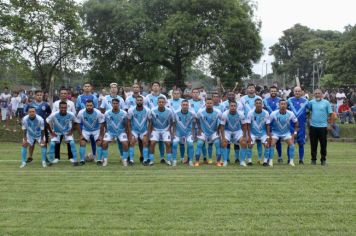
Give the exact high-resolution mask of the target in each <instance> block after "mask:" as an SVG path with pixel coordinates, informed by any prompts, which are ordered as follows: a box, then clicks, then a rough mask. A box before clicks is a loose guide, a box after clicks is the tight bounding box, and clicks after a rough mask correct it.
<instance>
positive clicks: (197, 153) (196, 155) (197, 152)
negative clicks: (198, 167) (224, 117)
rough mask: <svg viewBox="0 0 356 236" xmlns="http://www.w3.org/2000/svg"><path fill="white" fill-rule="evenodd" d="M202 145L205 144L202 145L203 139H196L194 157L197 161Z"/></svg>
mask: <svg viewBox="0 0 356 236" xmlns="http://www.w3.org/2000/svg"><path fill="white" fill-rule="evenodd" d="M203 146H205V145H204V141H202V140H200V139H198V141H197V149H196V151H195V159H196V160H197V161H199V159H200V153H201V152H202V148H203Z"/></svg>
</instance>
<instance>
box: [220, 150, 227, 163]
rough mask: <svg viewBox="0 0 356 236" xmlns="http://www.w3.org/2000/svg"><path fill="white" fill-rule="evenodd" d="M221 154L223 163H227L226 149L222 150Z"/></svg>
mask: <svg viewBox="0 0 356 236" xmlns="http://www.w3.org/2000/svg"><path fill="white" fill-rule="evenodd" d="M221 153H222V156H223V158H224V161H227V153H228V151H227V148H222V149H221Z"/></svg>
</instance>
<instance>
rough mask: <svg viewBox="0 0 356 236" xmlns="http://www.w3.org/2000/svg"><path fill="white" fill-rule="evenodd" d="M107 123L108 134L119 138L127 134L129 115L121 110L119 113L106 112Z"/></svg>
mask: <svg viewBox="0 0 356 236" xmlns="http://www.w3.org/2000/svg"><path fill="white" fill-rule="evenodd" d="M104 116H105V123H106V129H107V132H108V133H109V134H110V135H111V136H119V135H120V134H122V133H125V132H126V124H127V113H126V111H124V110H122V109H120V110H119V111H118V112H114V111H112V110H111V111H107V112H105V115H104Z"/></svg>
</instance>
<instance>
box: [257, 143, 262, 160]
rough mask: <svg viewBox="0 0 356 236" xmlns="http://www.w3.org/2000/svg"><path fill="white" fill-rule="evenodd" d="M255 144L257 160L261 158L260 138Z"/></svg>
mask: <svg viewBox="0 0 356 236" xmlns="http://www.w3.org/2000/svg"><path fill="white" fill-rule="evenodd" d="M256 145H257V154H258V160H261V159H262V142H261V140H257V142H256Z"/></svg>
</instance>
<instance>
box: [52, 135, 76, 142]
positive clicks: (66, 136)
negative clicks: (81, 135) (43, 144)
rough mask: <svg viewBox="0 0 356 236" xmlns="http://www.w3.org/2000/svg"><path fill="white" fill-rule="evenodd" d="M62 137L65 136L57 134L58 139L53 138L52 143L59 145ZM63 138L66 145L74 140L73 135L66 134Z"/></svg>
mask: <svg viewBox="0 0 356 236" xmlns="http://www.w3.org/2000/svg"><path fill="white" fill-rule="evenodd" d="M56 134H57V133H56ZM61 135H63V134H57V136H56V137H54V138H51V142H56V143H59V142H60V138H61ZM63 138H64V142H66V143H69V142H70V141H72V140H74V138H73V135H66V134H64V135H63Z"/></svg>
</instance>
